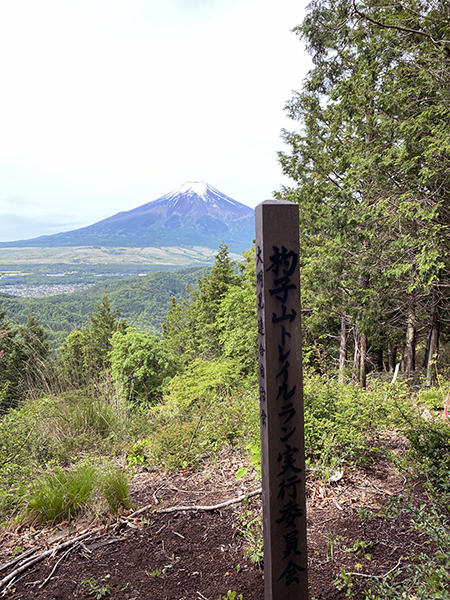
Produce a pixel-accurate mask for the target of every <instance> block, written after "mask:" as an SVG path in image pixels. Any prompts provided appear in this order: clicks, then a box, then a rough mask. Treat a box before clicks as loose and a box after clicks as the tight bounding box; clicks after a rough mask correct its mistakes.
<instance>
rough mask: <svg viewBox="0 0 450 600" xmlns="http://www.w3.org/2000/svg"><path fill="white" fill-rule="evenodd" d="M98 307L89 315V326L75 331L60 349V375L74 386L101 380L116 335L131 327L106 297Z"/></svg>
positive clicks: (95, 382)
mask: <svg viewBox="0 0 450 600" xmlns="http://www.w3.org/2000/svg"><path fill="white" fill-rule="evenodd" d="M95 309H96V310H95V312H94V314H93V315H91V316H89V322H90V327H85V328H84V329H82V330H81V331H72V332H71V333H70V334H69V336H68V337H67V339H66V342H65V343H64V345H63V346H62V347H61V349H60V360H59V367H60V371H61V379H65V380H66V381H67V382H68V383H69V384H71V385H72V386H74V387H83V386H87V385H92V384H93V385H97V384H98V382H99V380H100V379H101V378H102V377H104V375H105V373H106V372H108V370H109V368H110V366H111V360H110V354H111V350H112V337H113V335H114V334H115V333H124V332H125V331H126V330H127V327H128V325H127V323H126V322H125V321H122V320H120V319H119V311H118V310H116V311H112V308H111V305H110V303H109V300H108V298H107V297H104V298H103V300H102V302H101V304H96V305H95Z"/></svg>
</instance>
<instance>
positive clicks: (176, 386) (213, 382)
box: [167, 358, 241, 410]
mask: <svg viewBox="0 0 450 600" xmlns="http://www.w3.org/2000/svg"><path fill="white" fill-rule="evenodd" d="M240 380H241V376H240V373H239V366H238V365H237V364H236V362H235V361H233V360H231V359H223V360H220V361H210V360H203V359H201V358H198V359H195V360H193V361H192V362H191V363H190V364H189V365H188V366H187V367H186V369H185V370H184V371H183V372H182V373H181V374H180V375H177V376H176V377H174V378H173V379H172V381H171V382H170V385H169V396H168V398H167V402H168V404H169V405H170V406H174V407H177V408H178V409H180V410H186V409H188V408H189V407H190V406H191V405H192V404H193V403H199V402H200V403H202V404H203V405H204V404H205V403H211V402H213V401H217V402H223V400H224V399H225V398H227V397H229V396H230V395H231V393H232V391H233V389H235V388H236V387H237V386H238V385H239V382H240Z"/></svg>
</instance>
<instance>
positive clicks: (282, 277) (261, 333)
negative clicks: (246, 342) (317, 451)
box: [256, 200, 308, 600]
mask: <svg viewBox="0 0 450 600" xmlns="http://www.w3.org/2000/svg"><path fill="white" fill-rule="evenodd" d="M298 251H299V219H298V206H297V205H296V204H293V203H291V202H285V201H277V200H267V201H266V202H262V203H261V204H259V205H258V206H257V207H256V274H257V303H258V347H259V385H260V388H259V389H260V420H261V458H262V488H263V527H264V585H265V600H294V599H295V600H307V598H308V571H307V545H306V501H305V443H304V424H303V374H302V345H301V327H300V314H301V313H300V273H299V262H298Z"/></svg>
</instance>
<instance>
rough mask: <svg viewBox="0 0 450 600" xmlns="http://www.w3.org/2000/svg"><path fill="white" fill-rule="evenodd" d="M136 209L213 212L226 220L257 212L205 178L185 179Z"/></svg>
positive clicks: (168, 212)
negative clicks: (187, 180)
mask: <svg viewBox="0 0 450 600" xmlns="http://www.w3.org/2000/svg"><path fill="white" fill-rule="evenodd" d="M134 210H135V211H139V212H141V213H145V212H152V213H159V214H164V215H165V216H166V217H170V216H172V215H180V216H184V217H193V216H195V215H200V216H205V215H210V216H212V217H216V218H221V219H224V220H225V221H227V222H228V221H234V220H236V219H241V218H243V217H247V216H249V215H253V212H254V211H253V209H251V208H250V207H249V206H246V205H245V204H242V203H241V202H237V200H233V198H230V197H229V196H226V195H225V194H223V193H222V192H219V190H216V188H215V187H213V186H212V185H209V184H208V183H206V182H204V181H189V182H186V183H184V184H183V185H180V187H178V188H176V189H175V190H172V191H171V192H169V193H168V194H165V195H164V196H161V198H158V199H157V200H153V201H152V202H149V203H148V204H144V205H143V206H140V207H138V208H136V209H134ZM125 214H126V213H125Z"/></svg>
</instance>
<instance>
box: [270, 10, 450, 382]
mask: <svg viewBox="0 0 450 600" xmlns="http://www.w3.org/2000/svg"><path fill="white" fill-rule="evenodd" d="M449 14H450V8H449V4H448V2H447V1H446V0H436V1H433V2H431V3H425V2H422V1H419V2H416V0H406V1H405V2H403V3H402V4H401V5H399V4H396V3H394V4H389V5H387V4H380V3H377V2H363V1H362V0H356V1H355V2H349V1H348V0H317V1H315V2H312V3H311V4H310V5H309V7H308V12H307V15H306V17H305V19H304V20H303V22H302V23H301V24H300V25H299V26H298V27H296V28H295V32H296V33H297V34H298V35H299V37H300V38H301V39H302V40H303V42H304V43H305V45H306V48H307V50H308V52H309V53H310V54H311V57H312V61H313V68H312V69H311V70H310V72H309V73H308V75H307V77H306V78H305V80H304V82H303V85H302V88H301V90H300V91H299V92H298V93H295V94H294V96H293V97H292V99H291V100H290V101H289V102H288V103H287V105H286V111H287V113H288V116H289V117H290V118H291V119H292V120H293V121H294V122H295V123H294V124H293V130H292V131H284V132H283V138H284V141H285V143H286V144H287V150H286V151H285V152H280V153H279V160H280V163H281V166H282V169H283V172H284V174H285V175H287V176H288V177H290V178H291V180H292V181H293V187H291V188H288V187H284V188H282V189H281V191H280V192H279V193H278V194H277V197H279V198H282V199H285V200H290V201H293V202H296V203H298V205H299V208H300V246H301V248H300V258H301V272H302V286H303V292H302V302H303V307H304V308H305V309H306V310H305V313H304V329H305V340H306V346H307V347H309V348H312V347H314V345H316V346H317V344H318V343H320V344H322V345H323V347H324V348H325V350H327V351H328V352H329V353H330V354H331V356H332V358H334V359H335V360H337V358H338V348H337V347H336V343H335V340H334V338H336V337H337V335H338V333H339V327H340V322H341V318H342V317H343V316H345V317H346V319H347V322H348V323H350V324H351V325H352V326H353V330H354V331H355V340H354V341H349V345H352V346H358V343H359V338H358V335H362V336H363V337H364V338H368V340H369V353H370V352H371V351H372V356H373V355H374V352H375V351H376V350H377V349H379V348H383V347H384V348H387V347H389V346H390V347H391V351H392V348H393V347H395V346H399V345H400V344H401V345H402V346H405V345H407V346H408V351H409V352H408V353H407V356H406V359H407V361H409V362H408V366H407V370H408V371H411V370H413V369H414V365H413V360H412V358H413V355H414V348H415V345H416V343H417V342H418V341H419V340H420V339H421V340H423V342H424V345H427V337H428V335H427V334H428V333H429V330H430V329H433V327H435V325H436V323H437V322H438V323H439V325H440V330H441V333H442V332H443V331H444V330H448V327H447V325H446V323H447V322H448V321H447V318H446V315H445V317H444V312H447V310H448V308H446V307H447V306H448V278H449V272H450V252H449V245H448V225H449V222H450V212H449V206H448V202H447V200H446V198H447V197H448V193H449V191H450V188H449V185H448V183H449V181H450V178H449V175H450V162H449V160H448V158H449V156H450V144H449V137H448V126H447V124H448V122H449V121H450V103H449V97H450V77H449V73H450V71H449V69H448V51H449V43H448V39H449V37H448V17H449ZM444 123H445V125H444ZM431 315H432V318H431V319H430V317H431ZM430 322H431V323H430ZM408 325H410V326H411V327H412V328H414V333H413V334H411V331H409V332H408V333H409V334H411V335H410V337H409V338H408V339H407V336H406V333H407V329H408ZM370 346H371V348H370ZM428 349H429V348H428ZM354 356H355V361H354V362H355V370H359V372H360V373H362V372H363V370H364V374H365V369H366V366H365V365H363V369H362V368H360V364H356V363H357V362H358V353H355V355H354ZM361 384H362V385H364V377H362V376H361Z"/></svg>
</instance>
